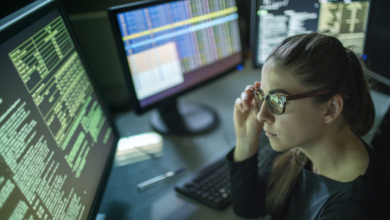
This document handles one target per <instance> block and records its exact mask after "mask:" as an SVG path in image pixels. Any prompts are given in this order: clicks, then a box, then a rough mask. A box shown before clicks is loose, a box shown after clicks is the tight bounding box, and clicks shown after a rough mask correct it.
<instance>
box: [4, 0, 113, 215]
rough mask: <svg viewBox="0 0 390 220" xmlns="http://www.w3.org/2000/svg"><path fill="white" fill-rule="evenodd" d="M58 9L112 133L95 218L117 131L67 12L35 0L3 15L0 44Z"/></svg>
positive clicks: (54, 2)
mask: <svg viewBox="0 0 390 220" xmlns="http://www.w3.org/2000/svg"><path fill="white" fill-rule="evenodd" d="M55 9H58V10H59V12H60V14H61V17H62V19H63V21H64V23H65V26H66V27H67V30H68V32H69V35H70V37H71V39H72V41H73V44H74V47H75V50H76V51H77V52H78V55H79V57H80V59H81V62H82V64H83V66H84V68H85V71H86V73H87V75H88V77H89V80H90V81H91V84H92V86H93V88H94V91H95V94H96V96H97V99H98V101H99V103H100V105H101V107H102V109H103V112H104V113H105V115H106V118H107V121H108V123H109V125H110V126H111V128H112V134H113V135H114V141H113V145H112V146H111V150H110V152H109V154H108V159H107V164H106V166H105V168H104V170H103V173H102V176H101V178H100V182H99V185H98V188H97V191H96V193H95V198H94V199H93V203H92V206H91V207H90V212H89V214H88V219H90V220H92V219H93V220H95V219H96V216H97V214H98V211H99V206H100V203H101V200H102V198H103V195H104V190H105V188H106V185H107V182H108V178H109V175H110V172H111V168H112V165H113V162H114V157H115V152H116V148H117V143H118V141H119V137H120V136H119V133H118V131H117V128H116V126H115V123H114V121H113V118H112V116H111V114H110V112H109V111H108V108H107V106H106V104H105V103H104V102H103V99H102V96H101V94H100V91H99V89H98V87H97V84H96V81H95V79H94V77H93V75H92V72H91V70H90V68H89V65H88V63H87V62H86V59H85V57H84V55H83V52H82V50H81V47H80V46H79V44H78V40H77V38H76V36H75V35H74V33H73V30H72V27H71V25H70V23H69V20H68V16H67V13H66V11H65V9H64V7H63V5H62V3H61V2H58V1H57V0H37V1H35V2H33V3H31V4H29V5H27V6H25V7H23V8H22V9H19V10H17V11H15V12H14V13H12V14H10V15H8V16H6V17H4V18H3V19H0V45H1V44H3V43H4V42H6V41H7V40H9V39H11V38H12V37H13V36H15V35H16V34H18V33H20V32H21V31H23V30H24V29H25V28H27V27H29V26H30V25H32V24H33V23H35V22H36V21H37V20H38V19H40V18H42V17H44V16H46V15H47V14H48V13H50V12H52V11H53V10H55Z"/></svg>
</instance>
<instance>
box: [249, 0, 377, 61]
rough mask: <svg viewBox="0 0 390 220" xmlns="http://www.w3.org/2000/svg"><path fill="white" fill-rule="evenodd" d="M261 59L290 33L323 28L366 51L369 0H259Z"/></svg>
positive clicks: (327, 32) (360, 50)
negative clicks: (336, 0) (335, 0)
mask: <svg viewBox="0 0 390 220" xmlns="http://www.w3.org/2000/svg"><path fill="white" fill-rule="evenodd" d="M258 2H259V4H258V5H259V7H258V9H257V15H256V16H258V19H259V23H258V27H257V28H258V35H259V37H258V42H257V45H256V47H257V50H258V54H257V62H258V63H259V64H263V63H264V62H265V59H266V58H267V56H268V55H269V54H270V53H271V51H272V50H273V49H274V48H275V47H276V46H277V45H279V44H280V43H281V42H282V41H283V40H284V39H285V38H286V37H290V36H294V35H297V34H304V33H310V32H319V33H323V34H328V35H332V36H335V37H337V38H338V39H339V40H340V41H341V42H342V43H343V45H344V46H346V47H347V46H353V50H354V51H355V52H356V53H357V54H363V46H364V39H365V32H366V26H367V20H368V12H369V5H370V2H369V1H353V2H352V1H338V2H332V1H322V0H320V1H319V2H318V1H317V2H314V1H306V2H305V1H288V0H283V1H271V0H258Z"/></svg>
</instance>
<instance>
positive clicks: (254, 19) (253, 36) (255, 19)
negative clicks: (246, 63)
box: [250, 0, 374, 68]
mask: <svg viewBox="0 0 390 220" xmlns="http://www.w3.org/2000/svg"><path fill="white" fill-rule="evenodd" d="M251 1H252V2H251V22H250V23H251V24H250V27H251V28H250V48H251V51H252V66H253V68H262V67H263V65H264V64H260V63H259V62H258V61H257V54H258V46H257V44H258V33H259V25H258V23H259V22H260V19H259V16H256V12H257V8H258V6H259V4H258V2H259V0H251ZM338 1H340V0H338ZM352 1H357V0H352ZM366 1H368V2H369V4H370V5H369V8H368V14H367V23H366V30H365V35H366V36H365V38H364V42H363V54H365V51H366V43H367V33H368V29H369V27H370V25H369V23H370V17H371V10H372V4H373V2H374V0H366ZM318 16H319V15H318Z"/></svg>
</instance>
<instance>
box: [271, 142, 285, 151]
mask: <svg viewBox="0 0 390 220" xmlns="http://www.w3.org/2000/svg"><path fill="white" fill-rule="evenodd" d="M270 144H271V147H272V149H273V150H274V151H277V152H283V151H286V150H289V149H290V147H288V146H286V145H282V144H280V143H274V142H273V141H270Z"/></svg>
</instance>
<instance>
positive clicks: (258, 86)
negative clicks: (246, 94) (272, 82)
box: [254, 81, 261, 90]
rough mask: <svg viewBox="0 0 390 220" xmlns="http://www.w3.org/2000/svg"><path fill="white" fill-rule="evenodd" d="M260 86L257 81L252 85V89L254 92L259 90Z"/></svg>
mask: <svg viewBox="0 0 390 220" xmlns="http://www.w3.org/2000/svg"><path fill="white" fill-rule="evenodd" d="M260 86H261V83H260V82H259V81H256V82H255V84H254V87H255V88H256V90H259V89H260Z"/></svg>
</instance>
